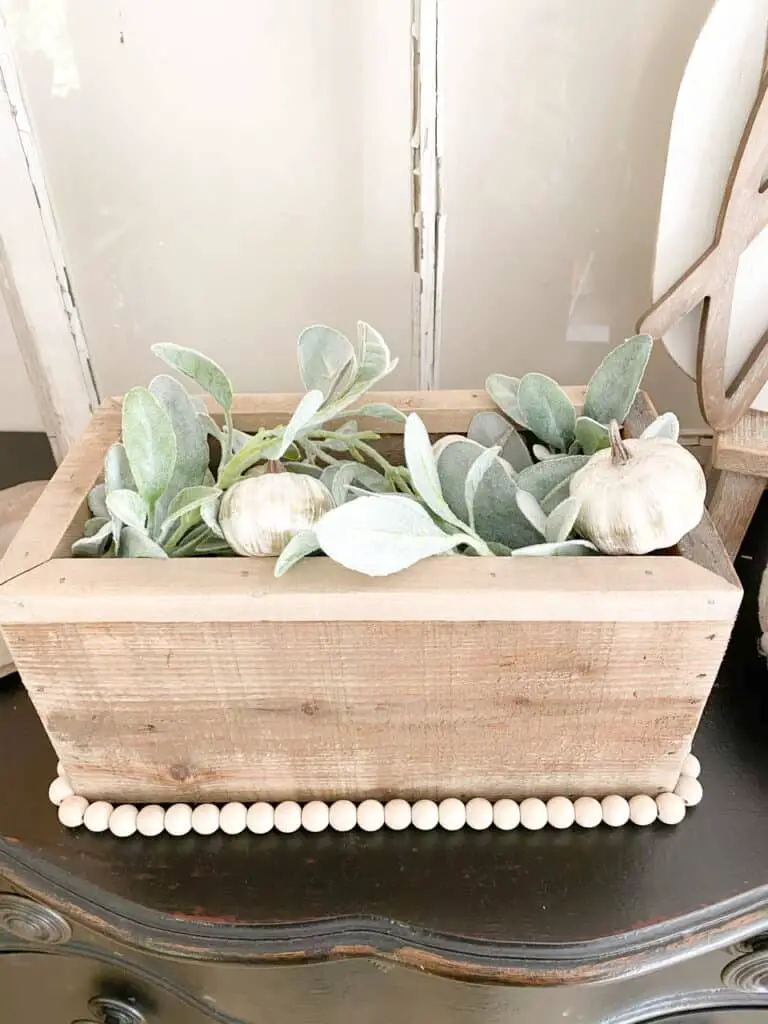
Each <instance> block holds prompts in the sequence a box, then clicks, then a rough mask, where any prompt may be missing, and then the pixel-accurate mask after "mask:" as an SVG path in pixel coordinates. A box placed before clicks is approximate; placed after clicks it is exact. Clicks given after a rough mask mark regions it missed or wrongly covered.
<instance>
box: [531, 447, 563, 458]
mask: <svg viewBox="0 0 768 1024" xmlns="http://www.w3.org/2000/svg"><path fill="white" fill-rule="evenodd" d="M531 451H532V452H533V456H534V458H535V459H538V460H539V462H544V461H545V460H546V459H557V458H559V457H560V454H561V453H559V452H553V451H550V449H549V448H547V446H546V445H545V444H534V445H531Z"/></svg>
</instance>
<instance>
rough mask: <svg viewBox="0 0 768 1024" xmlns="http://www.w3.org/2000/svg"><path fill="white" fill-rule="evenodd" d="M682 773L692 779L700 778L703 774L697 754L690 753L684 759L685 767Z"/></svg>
mask: <svg viewBox="0 0 768 1024" xmlns="http://www.w3.org/2000/svg"><path fill="white" fill-rule="evenodd" d="M680 774H681V775H687V776H688V777H689V778H691V779H698V777H699V776H700V775H701V762H700V761H699V759H698V757H696V755H695V754H689V755H688V756H687V757H686V759H685V760H684V761H683V767H682V769H681V770H680Z"/></svg>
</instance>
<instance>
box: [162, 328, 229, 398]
mask: <svg viewBox="0 0 768 1024" xmlns="http://www.w3.org/2000/svg"><path fill="white" fill-rule="evenodd" d="M152 351H153V352H154V353H155V355H156V356H158V357H159V358H160V359H162V360H163V362H165V363H167V364H168V365H169V366H172V367H173V369H174V370H178V371H179V373H183V374H184V376H185V377H188V378H189V379H190V380H193V381H194V382H195V384H197V385H198V386H199V387H201V388H202V389H203V391H205V392H207V393H208V394H209V395H210V396H211V398H213V399H215V400H216V401H217V402H218V403H219V405H220V406H221V407H222V409H223V410H224V411H225V412H229V411H230V410H231V409H232V384H231V382H230V379H229V377H228V376H227V375H226V373H225V372H224V370H222V368H221V367H220V366H219V364H218V363H215V362H214V361H213V359H210V358H209V357H208V356H205V355H203V354H202V352H197V351H195V349H192V348H184V347H183V346H182V345H174V344H173V343H172V342H161V343H160V344H157V345H153V346H152Z"/></svg>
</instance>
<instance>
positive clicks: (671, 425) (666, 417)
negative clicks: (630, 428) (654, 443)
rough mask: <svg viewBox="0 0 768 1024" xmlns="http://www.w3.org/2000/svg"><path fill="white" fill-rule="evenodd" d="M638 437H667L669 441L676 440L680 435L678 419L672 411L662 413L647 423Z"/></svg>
mask: <svg viewBox="0 0 768 1024" xmlns="http://www.w3.org/2000/svg"><path fill="white" fill-rule="evenodd" d="M640 437H642V438H645V439H648V438H654V437H667V438H669V440H670V441H677V440H678V438H679V437H680V421H679V420H678V418H677V416H675V414H674V413H673V412H665V413H662V414H661V416H657V418H656V419H655V420H654V421H653V423H649V424H648V426H647V427H646V428H645V430H644V431H643V432H642V434H641V435H640Z"/></svg>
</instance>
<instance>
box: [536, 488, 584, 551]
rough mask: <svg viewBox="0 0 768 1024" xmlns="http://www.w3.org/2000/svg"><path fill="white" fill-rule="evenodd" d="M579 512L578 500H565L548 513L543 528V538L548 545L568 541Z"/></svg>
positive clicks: (579, 502) (579, 503) (579, 504)
mask: <svg viewBox="0 0 768 1024" xmlns="http://www.w3.org/2000/svg"><path fill="white" fill-rule="evenodd" d="M580 510H581V501H580V500H579V498H566V499H565V501H561V502H560V504H559V505H558V506H557V507H556V508H555V509H553V510H552V512H550V514H549V515H548V516H547V521H546V524H545V527H544V536H545V537H546V538H547V541H548V542H549V543H550V544H562V543H563V542H564V541H566V540H568V538H569V537H570V535H571V531H572V530H573V527H574V524H575V523H576V519H577V517H578V515H579V511H580Z"/></svg>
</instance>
